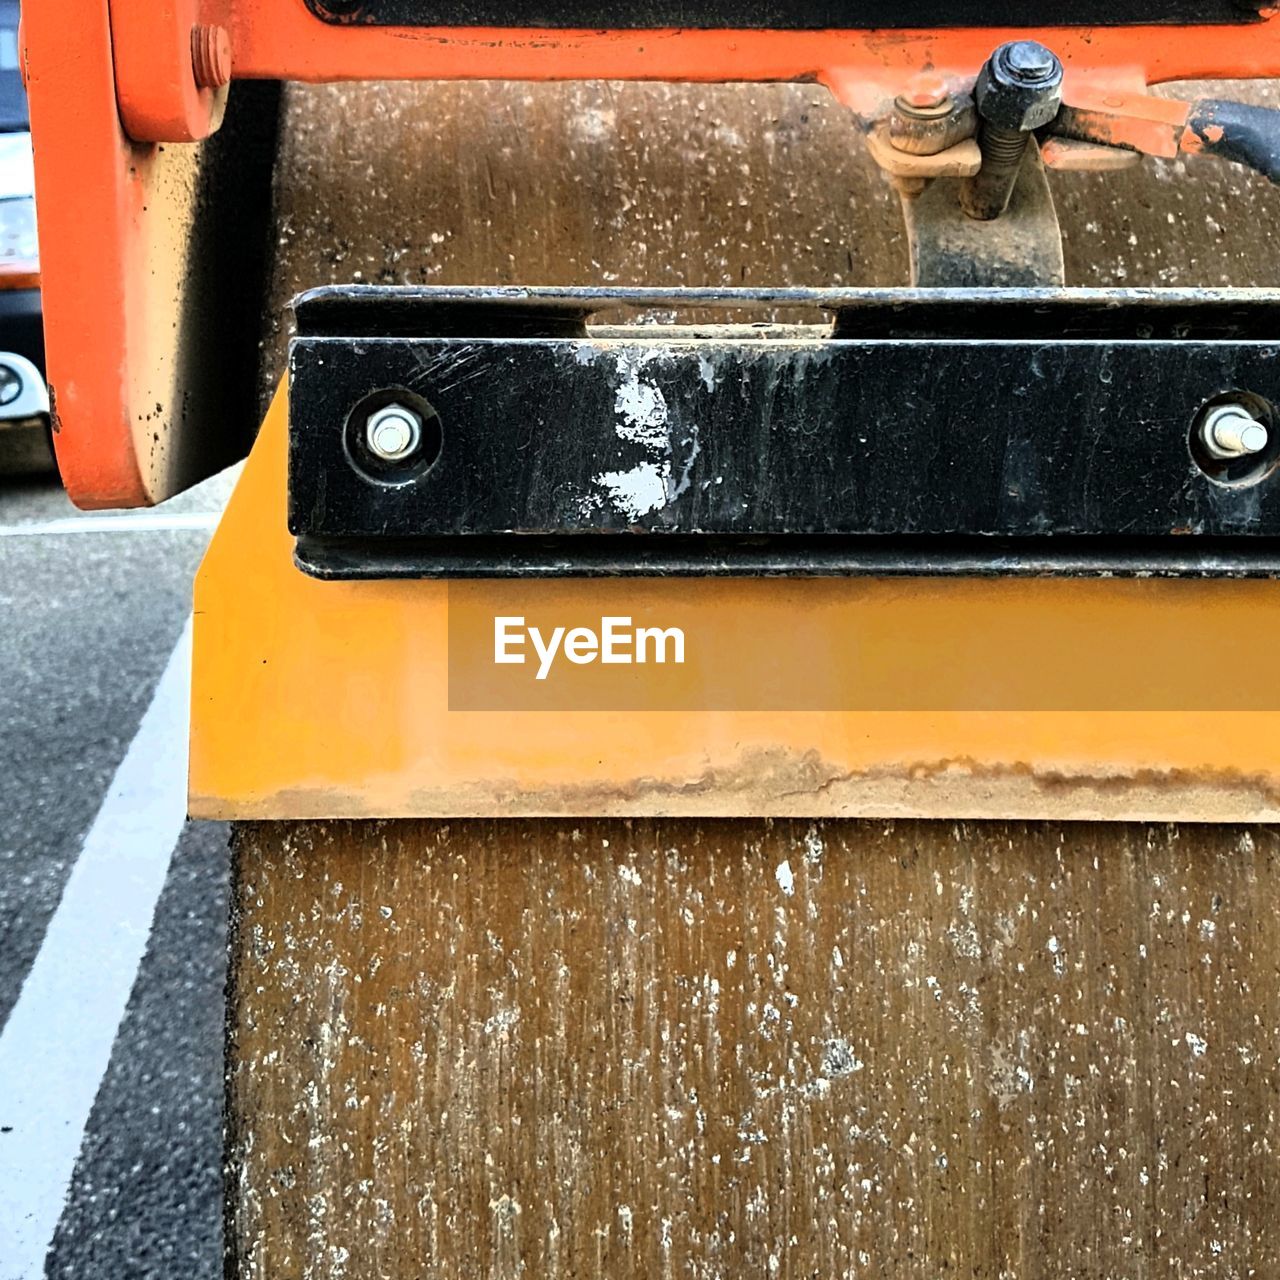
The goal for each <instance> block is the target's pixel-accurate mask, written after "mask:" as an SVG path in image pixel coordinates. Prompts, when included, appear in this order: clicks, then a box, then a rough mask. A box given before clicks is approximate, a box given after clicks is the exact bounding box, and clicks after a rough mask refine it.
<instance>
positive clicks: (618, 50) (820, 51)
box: [23, 0, 1280, 507]
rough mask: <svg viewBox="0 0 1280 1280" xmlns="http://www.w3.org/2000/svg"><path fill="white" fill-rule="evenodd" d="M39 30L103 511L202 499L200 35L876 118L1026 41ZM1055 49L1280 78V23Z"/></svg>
mask: <svg viewBox="0 0 1280 1280" xmlns="http://www.w3.org/2000/svg"><path fill="white" fill-rule="evenodd" d="M23 19H24V21H23V26H24V38H25V51H24V59H25V65H26V70H27V79H28V87H29V92H30V99H31V115H32V127H33V132H34V135H35V139H36V185H37V194H38V208H39V217H40V223H41V226H40V232H41V245H42V258H43V264H42V265H43V281H42V284H43V288H44V315H45V327H46V335H47V348H48V363H49V373H50V381H51V384H52V390H53V396H54V402H55V424H56V427H57V434H56V437H55V438H56V445H57V451H58V459H59V465H60V468H61V471H62V475H63V478H64V480H65V481H66V484H67V489H68V492H69V493H70V495H71V497H72V499H73V500H74V501H75V502H76V503H77V504H79V505H81V506H86V507H112V506H139V505H145V504H148V503H152V502H157V501H159V500H161V499H163V498H166V497H168V496H170V495H171V494H172V493H174V492H176V491H178V490H179V489H181V488H182V487H184V486H185V485H187V484H190V483H193V482H194V481H196V480H198V479H200V478H201V471H200V469H199V468H200V465H201V464H200V462H199V457H200V454H201V452H202V451H201V450H199V449H195V448H192V447H191V441H190V439H189V431H190V429H189V428H186V427H185V426H184V419H183V413H182V411H181V399H182V397H181V395H180V394H176V395H171V396H169V395H163V394H160V393H158V391H157V388H158V387H161V388H163V387H165V386H167V385H168V382H169V381H172V379H170V376H169V375H170V372H171V369H172V368H174V367H178V366H180V365H181V364H183V363H184V362H189V361H191V360H197V359H199V354H198V347H199V333H198V331H193V332H191V333H187V332H185V331H184V333H183V336H184V339H185V349H184V350H181V351H175V350H174V349H173V345H172V341H173V334H174V332H175V324H176V323H178V321H177V320H176V319H175V317H177V316H180V315H182V314H184V313H185V312H186V311H188V310H190V308H188V307H186V306H185V300H184V298H183V288H184V286H183V284H182V279H181V271H180V269H179V268H178V267H176V266H175V263H178V262H179V260H180V257H181V252H182V243H181V242H182V240H183V238H184V236H185V233H186V229H187V228H186V225H185V224H184V222H183V217H185V216H186V215H185V214H183V215H178V214H175V211H174V208H173V194H172V188H173V186H175V185H181V184H180V183H177V184H169V183H166V181H164V179H165V176H166V175H167V174H169V173H171V172H172V171H173V169H174V167H175V165H174V162H173V161H174V158H173V156H172V155H170V156H169V157H166V156H165V155H164V154H163V152H164V148H163V147H162V146H157V145H153V144H154V143H156V142H157V141H163V140H165V139H166V138H167V139H170V140H172V141H176V142H179V143H181V142H182V141H184V140H186V139H191V138H198V137H201V136H203V135H204V134H205V133H207V132H208V128H209V127H210V126H211V123H212V119H213V116H212V115H211V114H210V112H211V111H212V109H213V108H214V106H215V105H216V102H217V95H216V94H213V93H211V92H210V91H208V90H199V89H198V88H197V87H196V85H195V73H194V70H193V67H192V60H191V46H190V37H191V33H190V30H189V29H188V19H198V20H199V21H200V22H203V23H209V24H216V25H220V26H223V27H225V28H226V30H227V31H228V32H229V33H230V41H231V56H232V63H233V73H234V76H235V77H236V78H237V79H245V78H264V77H265V78H279V79H286V80H306V81H324V80H356V79H432V78H443V79H462V78H499V79H502V78H506V79H532V80H546V79H580V78H591V79H595V78H601V79H604V78H620V79H666V80H691V81H714V80H817V81H820V82H822V83H824V84H826V85H827V86H829V88H830V89H831V91H832V92H833V93H834V94H835V95H836V96H837V97H838V98H839V99H840V100H841V101H843V102H844V103H846V104H848V105H849V106H850V107H852V108H853V109H854V110H855V111H857V112H859V113H860V114H862V115H864V116H873V115H875V114H877V112H878V111H879V110H880V109H881V108H882V107H883V105H884V103H885V102H886V101H887V100H888V99H889V98H890V97H892V95H893V94H894V93H896V92H897V90H898V89H899V88H901V87H902V86H903V85H904V84H905V83H906V82H907V81H908V80H909V79H910V78H911V76H912V75H914V74H916V73H918V72H920V71H922V70H926V69H928V70H931V71H933V72H935V73H937V74H938V75H940V76H942V77H943V78H944V79H947V80H949V81H954V82H958V83H967V82H969V81H971V80H972V78H973V76H974V75H975V74H976V72H977V69H978V67H979V65H980V64H981V62H982V61H983V59H984V58H985V57H986V56H987V54H988V53H989V52H990V50H991V49H992V48H994V47H995V46H996V45H997V44H999V43H1000V42H1001V41H1002V40H1004V39H1006V38H1008V37H1009V36H1010V35H1013V34H1015V33H1013V32H1009V31H1002V30H996V29H990V30H959V29H957V30H940V31H914V32H893V31H888V32H886V31H879V32H849V31H828V32H805V31H799V32H776V31H687V30H686V31H647V32H636V31H627V32H617V31H614V32H610V31H603V32H601V31H591V32H587V31H536V30H476V29H468V30H461V29H456V30H439V29H436V30H430V29H428V30H405V29H397V28H374V27H342V26H334V25H328V24H325V23H322V22H320V21H319V20H317V19H316V18H315V17H313V16H312V15H311V14H310V13H309V12H308V11H307V9H306V7H305V6H304V5H303V4H302V3H301V0H163V2H162V3H161V2H158V0H38V3H33V4H29V5H27V6H25V7H24V15H23ZM1019 34H1026V33H1025V32H1023V33H1019ZM1036 34H1037V35H1038V36H1040V38H1042V39H1044V40H1045V41H1047V42H1048V43H1050V44H1051V45H1053V47H1054V48H1055V49H1056V50H1057V51H1058V52H1059V54H1060V55H1061V56H1062V58H1063V60H1064V62H1065V63H1066V64H1067V68H1068V81H1067V87H1068V92H1069V93H1071V92H1075V91H1076V90H1081V91H1083V90H1085V89H1090V90H1094V89H1117V90H1122V91H1134V90H1141V89H1142V88H1144V87H1145V86H1146V85H1147V84H1149V83H1155V82H1157V81H1162V80H1169V79H1174V78H1184V77H1186V78H1192V77H1209V76H1225V77H1232V76H1235V77H1254V76H1273V75H1280V38H1278V37H1280V25H1278V23H1277V20H1276V19H1274V18H1273V19H1272V20H1270V21H1269V22H1267V23H1266V24H1265V25H1261V26H1259V25H1245V26H1238V27H1236V26H1223V27H1187V28H1169V27H1160V28H1143V27H1130V28H1124V27H1118V28H1105V29H1092V30H1091V29H1070V28H1053V27H1046V28H1044V29H1042V30H1039V31H1037V32H1036ZM230 91H231V92H232V93H234V92H235V87H234V84H233V85H232V86H231V87H230ZM220 92H222V91H220ZM122 114H123V116H124V118H125V119H126V120H128V121H130V122H131V124H130V126H129V128H128V129H126V127H124V126H123V125H122V123H121V117H122ZM171 150H172V149H171ZM206 323H216V317H210V318H209V320H208V321H206ZM166 340H167V341H168V345H166ZM204 452H205V453H207V454H212V455H213V456H216V451H204ZM219 461H221V458H219Z"/></svg>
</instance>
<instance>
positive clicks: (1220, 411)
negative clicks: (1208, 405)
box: [1200, 404, 1270, 462]
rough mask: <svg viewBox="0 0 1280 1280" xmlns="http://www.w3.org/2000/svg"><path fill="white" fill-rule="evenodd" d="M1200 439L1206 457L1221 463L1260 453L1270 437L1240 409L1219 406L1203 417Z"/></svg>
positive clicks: (1251, 416) (1262, 427)
mask: <svg viewBox="0 0 1280 1280" xmlns="http://www.w3.org/2000/svg"><path fill="white" fill-rule="evenodd" d="M1200 439H1201V440H1202V441H1204V447H1205V449H1206V450H1207V451H1208V453H1209V455H1210V457H1213V458H1217V459H1218V460H1219V461H1223V462H1225V461H1228V460H1230V459H1232V458H1246V457H1249V456H1251V455H1252V454H1255V453H1261V452H1262V451H1263V450H1264V449H1265V448H1266V447H1267V442H1268V440H1269V439H1270V437H1269V435H1268V432H1267V428H1266V426H1265V425H1264V424H1263V423H1261V422H1259V421H1258V420H1257V418H1255V417H1254V416H1253V414H1251V413H1250V412H1249V410H1248V409H1246V408H1245V407H1244V405H1242V404H1221V405H1218V406H1217V407H1216V408H1214V409H1210V410H1209V412H1208V413H1206V414H1205V416H1204V421H1203V422H1202V423H1201V425H1200Z"/></svg>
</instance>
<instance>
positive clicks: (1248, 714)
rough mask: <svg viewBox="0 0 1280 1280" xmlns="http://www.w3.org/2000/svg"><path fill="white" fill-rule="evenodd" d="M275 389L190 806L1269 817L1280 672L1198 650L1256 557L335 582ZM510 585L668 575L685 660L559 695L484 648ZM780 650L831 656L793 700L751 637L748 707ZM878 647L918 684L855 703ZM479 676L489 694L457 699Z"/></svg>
mask: <svg viewBox="0 0 1280 1280" xmlns="http://www.w3.org/2000/svg"><path fill="white" fill-rule="evenodd" d="M286 416H287V413H286V402H285V395H284V392H283V391H282V392H281V394H280V395H278V396H277V398H276V401H275V403H274V405H273V407H272V409H271V411H270V413H269V415H268V417H267V419H266V422H265V424H264V426H263V429H262V432H261V434H260V435H259V437H258V443H257V444H256V446H255V448H254V452H253V454H252V456H251V457H250V459H249V462H248V465H247V466H246V468H245V471H244V474H243V476H242V478H241V480H240V483H239V486H238V487H237V489H236V492H235V494H234V496H233V497H232V500H231V503H230V506H229V507H228V509H227V512H226V514H225V516H224V518H223V520H222V523H221V525H220V527H219V529H218V531H217V533H216V535H215V537H214V540H213V543H212V545H211V546H210V548H209V551H208V554H207V556H206V558H205V561H204V564H203V565H202V567H201V569H200V572H199V575H198V577H197V580H196V590H195V651H194V665H193V688H192V738H191V775H190V807H191V810H192V812H193V813H194V814H195V815H196V816H199V817H209V818H238V819H254V818H301V817H330V816H355V815H364V816H401V817H409V816H415V815H428V816H429V815H435V816H451V815H465V814H473V815H497V816H503V817H510V816H514V815H517V814H566V813H567V814H576V815H590V814H608V815H621V814H648V815H662V814H701V815H720V814H732V815H737V816H743V815H769V814H800V815H810V816H813V815H824V814H873V815H894V814H922V815H927V816H947V817H965V816H983V815H987V816H989V815H992V814H999V815H1002V816H1004V817H1019V816H1023V817H1052V818H1077V817H1106V818H1143V819H1177V818H1197V819H1220V820H1237V819H1239V820H1245V819H1248V820H1259V821H1274V820H1276V819H1277V818H1280V699H1277V698H1275V697H1272V696H1271V695H1270V692H1269V691H1267V692H1263V691H1261V690H1260V689H1259V688H1258V687H1257V686H1256V685H1255V686H1254V687H1253V688H1251V689H1246V688H1237V687H1236V686H1235V685H1234V684H1233V683H1230V682H1228V683H1222V684H1220V685H1219V689H1218V691H1217V692H1216V693H1215V691H1214V690H1213V688H1212V687H1211V686H1212V684H1213V682H1212V681H1211V680H1205V679H1201V678H1192V677H1190V676H1189V675H1188V673H1189V672H1192V671H1196V670H1203V669H1204V662H1203V658H1204V654H1205V653H1213V652H1220V651H1229V650H1230V649H1231V648H1232V646H1233V645H1234V644H1235V643H1237V641H1238V637H1239V635H1241V634H1268V633H1269V632H1272V631H1275V630H1277V629H1280V595H1277V593H1276V591H1275V589H1274V585H1273V584H1271V583H1268V582H1203V581H1195V580H1181V581H1128V582H1122V581H1114V580H1111V581H1108V580H1089V581H1083V580H1063V579H1058V580H1053V581H1047V580H1004V581H1000V580H986V579H968V580H946V581H944V580H939V579H916V580H912V581H911V582H908V583H902V582H898V583H893V582H882V583H877V582H869V583H868V582H858V581H854V580H825V581H824V580H805V581H794V582H787V581H776V580H761V579H757V580H752V581H735V580H713V581H698V580H686V581H685V582H683V583H673V582H672V581H670V580H664V581H660V582H653V583H650V582H645V581H643V580H631V581H623V582H616V581H615V582H602V581H598V580H587V581H583V580H577V581H574V580H564V581H560V582H556V583H505V584H492V583H490V584H484V583H468V584H454V585H453V586H451V585H450V584H446V583H444V582H431V581H416V582H415V581H368V582H321V581H317V580H315V579H312V578H308V577H306V576H305V575H304V574H302V573H301V572H300V571H299V570H298V569H297V568H296V567H295V566H294V563H293V556H292V550H293V548H292V540H291V538H290V536H289V534H288V532H287V530H286V525H285V438H286ZM522 598H523V599H524V600H525V604H524V605H522V606H520V607H521V610H522V611H524V610H526V609H527V611H529V612H530V613H531V614H532V613H536V612H538V611H543V612H546V611H548V610H550V611H551V614H552V616H554V617H559V618H561V619H566V618H570V617H574V616H575V615H582V616H589V615H592V614H594V616H596V617H597V618H598V617H599V616H600V615H601V614H603V613H608V612H611V611H613V610H615V609H616V610H618V611H621V612H623V613H633V612H637V611H639V610H641V609H644V608H645V607H646V605H645V603H644V602H645V601H646V600H647V601H650V602H657V605H658V606H661V608H662V609H667V608H668V606H669V605H670V606H671V607H676V606H677V605H679V607H681V608H683V609H684V610H685V614H686V616H687V617H688V618H690V619H692V622H691V625H690V628H689V633H688V646H689V652H690V657H691V662H690V664H689V665H688V666H687V667H680V668H673V667H652V666H651V667H648V668H639V667H612V668H601V667H598V666H597V667H595V668H591V669H588V668H578V669H577V670H578V671H581V672H584V673H589V675H587V676H584V677H583V678H584V679H586V678H590V679H599V680H605V681H610V682H612V681H615V680H617V679H618V678H619V677H618V676H617V673H619V672H622V673H623V676H622V677H621V680H622V683H621V684H612V685H610V687H611V688H613V690H614V692H615V694H618V695H619V696H618V697H617V698H616V699H615V701H614V702H613V705H614V706H616V707H619V708H623V709H617V710H613V711H609V710H599V709H588V708H590V707H591V706H592V705H593V703H592V698H591V696H588V695H591V692H592V691H591V688H590V687H589V686H587V685H583V686H582V687H581V688H580V689H578V692H577V694H575V693H573V692H572V689H573V688H576V686H571V692H570V695H569V696H568V697H567V698H566V696H565V695H563V694H557V693H556V692H555V690H554V688H553V687H552V686H550V685H538V684H537V683H536V682H535V681H534V680H533V678H532V673H531V672H530V671H529V670H528V669H527V668H519V667H512V666H503V667H501V668H499V667H497V666H495V665H493V664H492V663H491V661H490V658H491V653H492V648H491V645H492V622H491V618H490V617H489V613H490V612H492V611H493V609H497V610H499V611H503V612H504V615H505V611H507V610H510V609H511V608H513V607H515V606H516V604H517V603H518V602H519V601H520V600H521V599H522ZM681 601H683V604H680V603H679V602H681ZM460 615H461V616H460ZM974 619H978V620H979V625H978V626H976V627H975V626H974V625H973V620H974ZM704 626H705V628H706V629H705V631H704V630H702V628H703V627H704ZM1072 627H1075V628H1084V629H1085V630H1084V631H1078V632H1077V634H1087V633H1088V632H1089V631H1090V630H1093V629H1098V628H1104V627H1105V628H1109V630H1108V633H1107V634H1108V635H1109V636H1111V637H1113V639H1114V653H1115V660H1114V661H1110V662H1108V661H1103V662H1100V663H1094V664H1090V663H1089V662H1088V661H1087V659H1084V658H1082V656H1081V653H1080V650H1079V648H1078V647H1075V646H1073V645H1072V644H1070V643H1067V644H1065V645H1064V643H1062V642H1061V641H1060V639H1059V638H1058V637H1060V636H1061V635H1062V634H1063V633H1064V632H1065V631H1068V630H1070V629H1071V628H1072ZM770 628H772V630H770ZM486 632H487V633H488V634H486ZM872 635H878V636H879V637H880V644H879V647H878V648H877V649H876V650H875V651H874V652H870V651H869V650H867V649H866V647H865V641H866V638H867V637H868V636H872ZM1010 636H1017V637H1018V642H1017V643H1011V642H1010V639H1009V637H1010ZM858 644H863V645H864V648H863V650H862V651H861V652H860V653H859V654H858V660H857V662H855V663H854V664H853V666H852V667H851V666H850V664H849V662H848V661H847V657H848V654H849V652H850V647H851V645H853V646H856V645H858ZM993 646H994V647H993ZM699 648H701V650H702V651H703V657H702V659H701V660H700V661H699V660H698V659H697V653H698V650H699ZM770 651H776V652H778V653H780V654H782V655H783V658H784V659H786V658H787V656H788V655H789V656H790V659H791V660H792V663H793V664H802V665H803V666H804V668H805V670H806V671H807V672H809V673H811V674H812V676H813V678H814V679H816V680H818V681H819V682H822V681H826V682H827V684H826V685H825V686H824V692H823V699H824V700H823V701H822V702H820V703H815V704H811V705H808V706H798V705H797V704H796V703H795V702H794V701H792V700H791V691H790V690H789V688H788V687H787V684H786V681H787V680H788V679H790V678H791V677H790V675H788V673H787V672H786V671H785V670H783V671H779V670H778V669H775V670H774V671H773V672H772V673H769V672H765V671H763V670H762V669H761V670H756V669H754V667H753V664H754V663H755V661H756V660H755V659H752V658H749V659H747V660H746V667H745V668H744V670H743V671H742V673H741V679H739V680H738V682H737V684H736V686H735V685H733V682H732V681H731V682H730V685H729V686H728V687H731V688H732V687H736V688H737V689H738V690H740V691H742V692H743V694H744V696H743V699H742V703H741V708H746V709H741V708H736V707H735V705H732V704H730V703H728V702H726V701H725V700H724V699H723V698H720V697H719V696H718V695H715V694H714V690H713V688H712V687H713V686H715V687H717V688H719V689H721V690H723V689H724V688H725V687H726V685H725V682H724V678H723V672H724V669H725V668H726V667H732V666H733V665H734V664H735V663H736V664H738V665H739V666H742V665H743V659H742V655H743V654H747V655H751V654H756V655H759V654H761V653H766V652H770ZM869 661H871V662H874V663H875V664H876V665H877V666H878V667H879V669H880V670H881V671H882V672H884V673H885V679H886V680H887V681H895V680H896V681H898V682H899V684H900V683H901V678H902V676H901V673H902V672H904V671H907V670H911V669H914V670H915V671H917V672H919V673H920V674H921V679H922V682H923V684H924V685H927V686H928V688H927V690H926V689H923V688H908V689H903V688H901V687H899V688H896V689H895V688H891V687H889V685H888V684H886V685H885V687H884V688H883V689H882V690H880V692H881V693H882V694H883V695H884V696H883V698H882V699H881V701H880V702H879V703H878V704H876V705H878V706H881V707H883V706H890V705H892V706H897V707H899V708H904V709H897V710H883V709H875V705H873V706H871V709H858V707H857V705H855V703H857V702H858V699H857V698H855V697H853V695H854V694H855V693H856V690H853V689H852V688H851V687H843V688H842V685H845V682H846V681H847V682H848V685H849V686H851V685H852V684H855V683H856V682H857V681H858V679H859V678H860V677H859V675H858V670H859V669H860V668H862V667H865V666H866V665H867V663H868V662H869ZM1135 664H1141V665H1140V668H1139V677H1138V678H1137V679H1136V680H1135V679H1134V677H1133V670H1134V666H1135ZM785 665H787V664H786V663H785V662H784V666H785ZM746 668H752V669H746ZM486 669H487V670H488V672H489V676H488V677H486V676H485V675H484V672H485V670H486ZM833 672H835V673H837V675H836V677H835V678H834V679H833V678H832V673H833ZM840 672H844V673H846V674H845V675H840V674H839V673H840ZM477 673H479V675H478V676H477ZM801 675H802V677H803V681H804V682H808V680H809V676H807V675H805V673H804V672H801ZM473 676H476V677H477V678H476V679H474V680H473V679H472V677H473ZM490 678H491V679H492V680H494V681H498V682H499V683H498V684H496V685H493V686H489V685H488V684H487V683H486V681H487V680H488V679H490ZM574 678H575V679H576V678H577V677H576V676H575V677H574ZM511 679H518V680H519V681H520V682H521V683H520V685H519V688H520V690H521V692H520V693H519V694H517V695H516V696H510V695H509V694H508V693H507V692H506V690H507V689H509V688H512V687H514V686H511V685H509V684H506V683H503V682H506V681H508V680H511ZM1064 680H1065V683H1064ZM673 681H674V683H672V682H673ZM1055 682H1056V685H1055ZM1160 684H1163V686H1164V688H1165V689H1166V690H1167V691H1168V690H1172V691H1173V693H1172V696H1171V697H1170V698H1169V700H1168V701H1167V702H1162V701H1161V700H1160V699H1158V698H1153V697H1151V696H1149V695H1150V690H1151V689H1152V688H1153V687H1154V686H1156V685H1160ZM1062 688H1066V689H1068V690H1069V691H1071V697H1072V698H1073V699H1079V705H1078V706H1077V705H1076V704H1075V703H1074V702H1073V703H1072V706H1074V707H1075V709H1072V707H1071V706H1064V705H1063V702H1062ZM1013 691H1016V699H1015V700H1014V701H1013V703H1012V708H1013V709H1010V708H1011V703H1010V699H1011V697H1013ZM863 692H864V694H865V693H866V692H867V691H866V690H865V689H864V691H863ZM871 692H872V693H874V692H875V690H871ZM579 694H581V695H582V696H581V697H579V696H578V695H579ZM842 694H843V695H844V696H843V697H842ZM1183 697H1185V701H1182V700H1181V699H1182V698H1183ZM1216 697H1220V701H1215V698H1216ZM828 698H829V702H828V701H827V699H828ZM779 699H781V700H782V701H781V704H780V705H774V704H775V703H778V701H779ZM1089 699H1091V701H1089ZM575 701H576V705H575ZM594 705H596V706H599V705H601V703H600V702H599V701H598V700H597V701H596V702H595V703H594ZM604 705H608V704H604ZM861 705H862V706H864V707H865V706H868V705H869V704H868V700H867V698H866V697H863V698H862V699H861ZM484 706H493V707H500V708H501V709H492V710H483V709H460V708H463V707H467V708H472V707H484ZM977 706H980V707H982V708H983V709H981V710H966V709H965V708H966V707H977ZM1268 706H1269V707H1270V708H1271V709H1269V710H1254V709H1252V708H1254V707H1268ZM931 707H936V708H938V709H936V710H931V709H930V708H931ZM1178 707H1182V708H1186V709H1182V710H1179V709H1177V708H1178ZM1218 707H1221V708H1222V709H1215V708H1218ZM751 708H754V709H751ZM788 708H791V709H788ZM1018 708H1021V709H1018ZM1046 708H1047V709H1046ZM1242 708H1243V709H1242Z"/></svg>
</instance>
